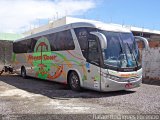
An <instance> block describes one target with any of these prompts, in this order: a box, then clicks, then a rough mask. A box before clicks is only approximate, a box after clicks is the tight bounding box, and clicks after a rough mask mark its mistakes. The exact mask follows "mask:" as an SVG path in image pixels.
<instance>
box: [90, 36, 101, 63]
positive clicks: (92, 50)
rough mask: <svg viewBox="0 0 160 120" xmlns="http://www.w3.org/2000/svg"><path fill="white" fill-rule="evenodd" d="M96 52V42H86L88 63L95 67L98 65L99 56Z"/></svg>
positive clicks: (97, 51)
mask: <svg viewBox="0 0 160 120" xmlns="http://www.w3.org/2000/svg"><path fill="white" fill-rule="evenodd" d="M99 53H100V52H99V50H98V42H97V41H96V40H92V39H89V40H88V62H90V63H93V64H95V65H99V64H100V55H99Z"/></svg>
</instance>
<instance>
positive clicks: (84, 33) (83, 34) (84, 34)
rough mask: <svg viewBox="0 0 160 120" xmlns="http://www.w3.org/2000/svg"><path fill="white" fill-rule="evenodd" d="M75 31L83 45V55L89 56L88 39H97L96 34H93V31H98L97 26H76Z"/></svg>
mask: <svg viewBox="0 0 160 120" xmlns="http://www.w3.org/2000/svg"><path fill="white" fill-rule="evenodd" d="M74 30H75V33H76V36H77V39H78V42H79V45H80V47H81V50H82V53H83V56H84V57H85V58H87V50H88V40H89V39H92V40H93V39H95V36H94V35H91V34H90V32H91V31H96V29H95V28H87V27H82V28H75V29H74Z"/></svg>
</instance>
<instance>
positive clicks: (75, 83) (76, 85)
mask: <svg viewBox="0 0 160 120" xmlns="http://www.w3.org/2000/svg"><path fill="white" fill-rule="evenodd" d="M69 86H70V87H71V89H72V90H74V91H81V86H80V80H79V76H78V74H77V73H76V72H74V71H73V72H71V73H70V74H69Z"/></svg>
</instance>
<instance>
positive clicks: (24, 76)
mask: <svg viewBox="0 0 160 120" xmlns="http://www.w3.org/2000/svg"><path fill="white" fill-rule="evenodd" d="M21 76H22V78H24V79H26V78H27V74H26V69H25V67H22V68H21Z"/></svg>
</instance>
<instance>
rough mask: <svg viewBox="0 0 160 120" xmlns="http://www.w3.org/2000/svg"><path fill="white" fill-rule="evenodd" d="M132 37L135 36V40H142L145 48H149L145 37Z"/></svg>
mask: <svg viewBox="0 0 160 120" xmlns="http://www.w3.org/2000/svg"><path fill="white" fill-rule="evenodd" d="M134 38H135V40H136V41H143V43H144V49H145V50H148V49H149V43H148V40H147V39H146V38H144V37H140V36H134Z"/></svg>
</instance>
